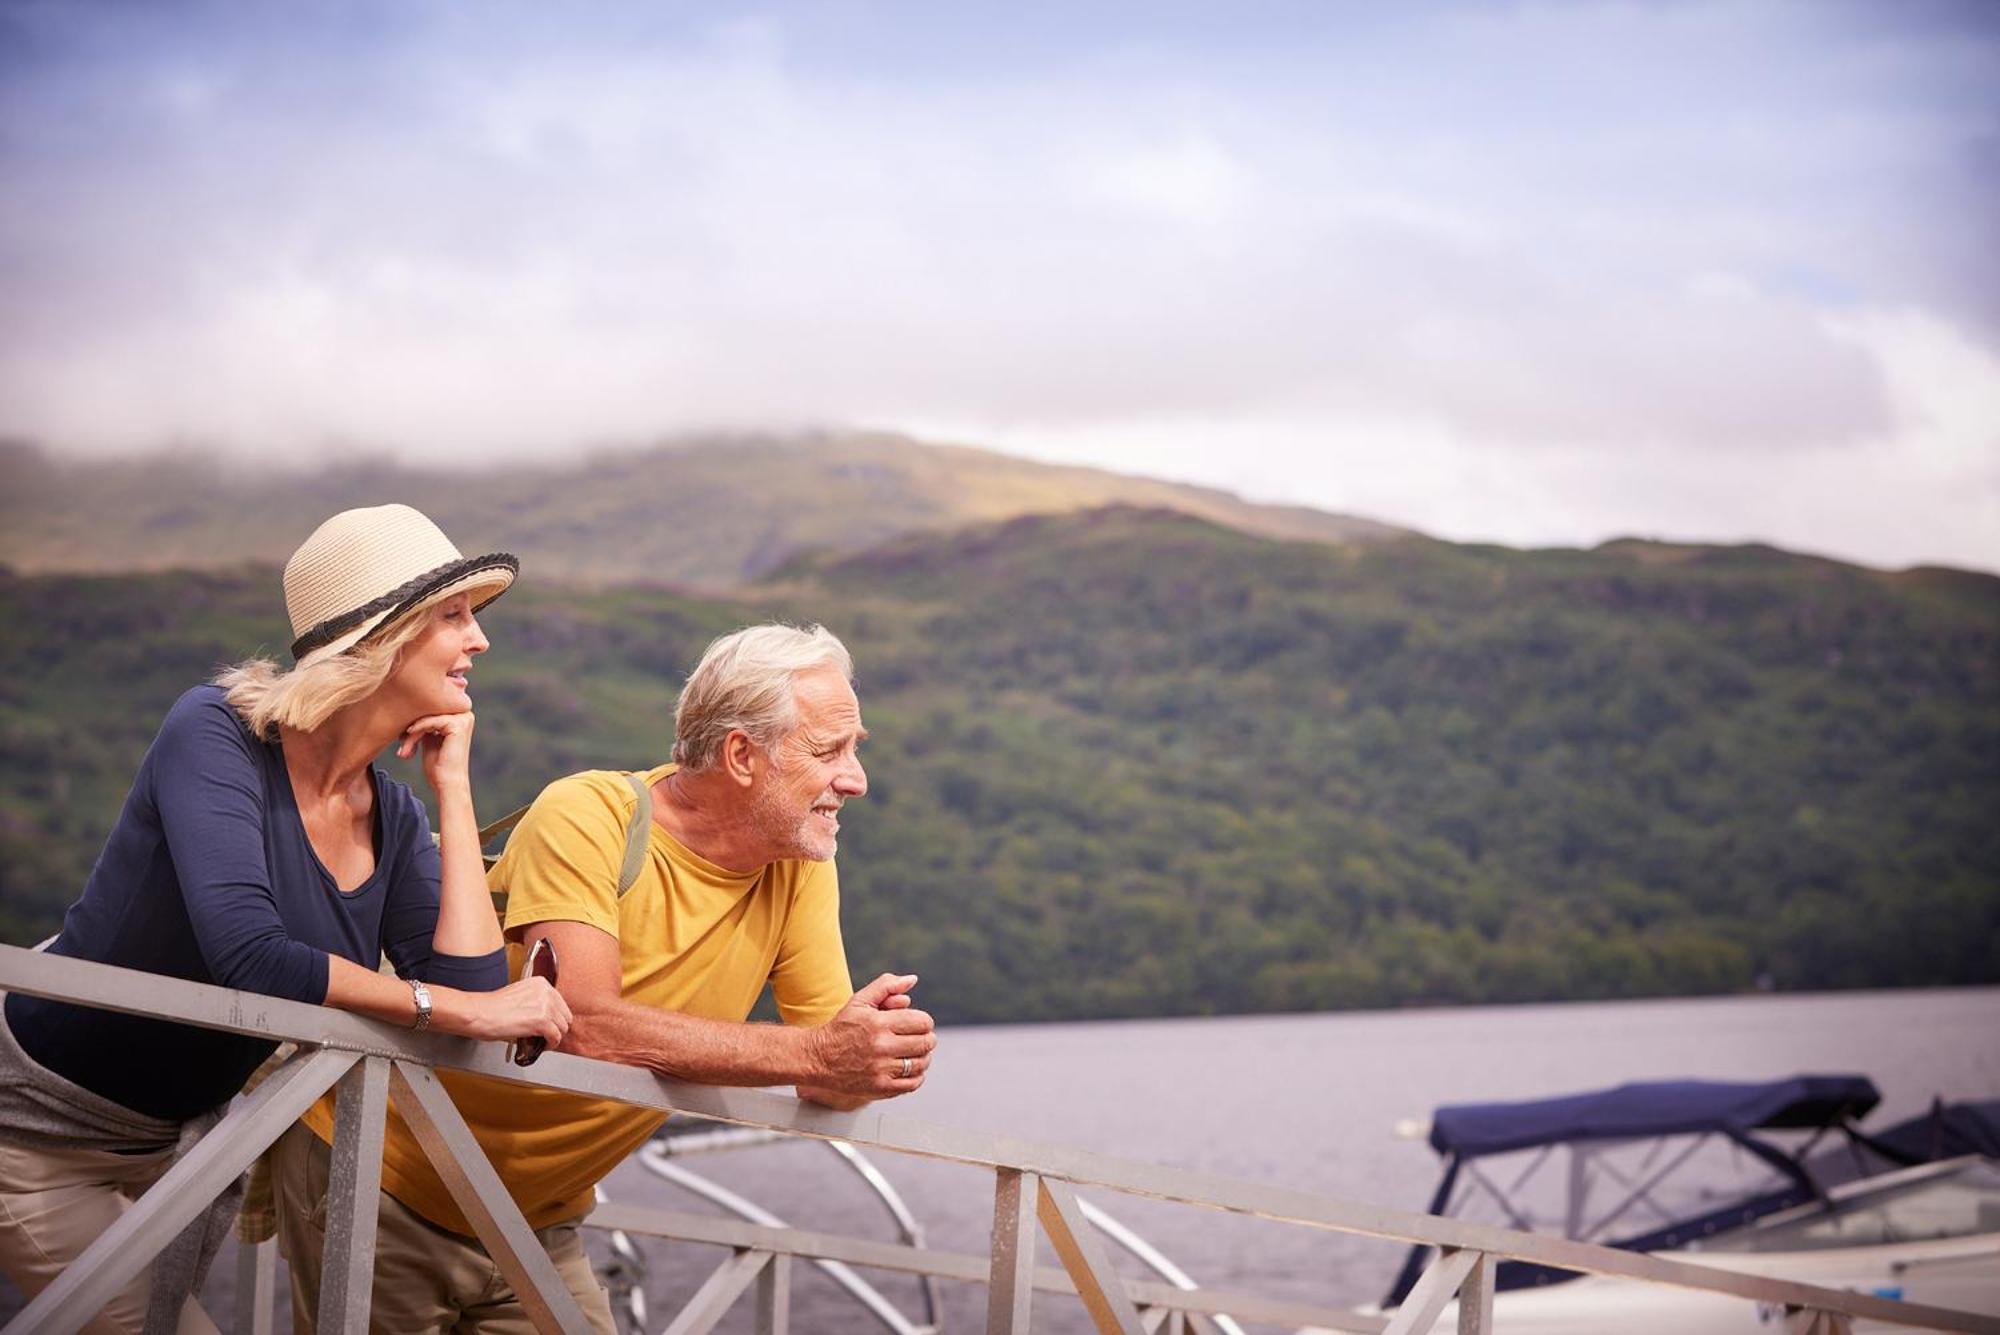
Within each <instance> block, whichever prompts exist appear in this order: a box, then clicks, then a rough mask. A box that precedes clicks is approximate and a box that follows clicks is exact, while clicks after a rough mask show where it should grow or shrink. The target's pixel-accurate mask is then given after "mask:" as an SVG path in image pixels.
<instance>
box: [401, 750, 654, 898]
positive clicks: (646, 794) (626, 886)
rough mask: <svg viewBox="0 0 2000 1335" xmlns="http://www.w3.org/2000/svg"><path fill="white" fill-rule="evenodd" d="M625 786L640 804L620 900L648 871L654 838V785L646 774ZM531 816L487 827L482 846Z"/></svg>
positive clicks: (629, 831) (513, 816) (630, 830)
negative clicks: (650, 843)
mask: <svg viewBox="0 0 2000 1335" xmlns="http://www.w3.org/2000/svg"><path fill="white" fill-rule="evenodd" d="M625 782H626V783H627V784H629V785H630V786H631V788H632V795H633V796H634V797H636V798H638V799H639V800H638V801H637V802H636V803H634V804H633V806H632V818H631V819H630V820H629V821H627V822H626V825H625V861H624V862H623V863H622V864H620V866H619V868H618V897H619V898H620V899H623V898H625V892H626V891H627V890H630V889H631V888H632V887H633V885H634V884H636V883H637V882H638V880H639V873H640V872H642V871H644V870H645V869H646V841H647V840H648V839H649V838H651V837H652V831H653V788H652V785H651V784H648V783H647V782H646V776H645V775H643V774H627V775H626V776H625ZM527 814H528V808H526V807H517V808H515V809H514V810H512V811H510V812H508V813H507V814H506V815H504V816H502V817H501V818H500V819H499V820H496V821H494V822H493V823H492V824H491V825H488V826H486V827H484V828H483V829H481V830H480V831H479V846H480V847H481V848H482V849H483V848H485V847H486V845H488V844H490V843H492V842H493V841H494V840H495V839H498V838H499V837H500V836H501V835H503V834H506V833H508V832H509V831H511V830H512V829H513V828H514V827H515V826H516V825H519V824H520V823H521V817H523V816H525V815H527ZM431 839H432V840H433V841H435V840H436V839H437V835H436V834H435V833H433V834H432V835H431ZM481 856H483V857H484V858H485V860H486V869H487V870H488V871H491V870H493V864H494V863H496V862H498V861H499V860H500V855H499V854H497V853H485V854H482V855H481ZM505 902H506V896H504V895H502V894H501V893H500V892H499V891H497V890H496V891H494V892H493V903H494V905H495V907H496V908H497V907H498V906H500V905H501V904H504V903H505Z"/></svg>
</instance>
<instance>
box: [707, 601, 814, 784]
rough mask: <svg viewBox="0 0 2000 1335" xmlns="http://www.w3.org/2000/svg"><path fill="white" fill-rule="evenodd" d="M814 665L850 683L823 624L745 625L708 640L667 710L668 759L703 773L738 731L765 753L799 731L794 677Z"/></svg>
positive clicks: (719, 755)
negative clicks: (670, 713)
mask: <svg viewBox="0 0 2000 1335" xmlns="http://www.w3.org/2000/svg"><path fill="white" fill-rule="evenodd" d="M820 667H834V668H838V669H840V675H841V676H843V677H845V678H846V679H847V680H849V681H853V680H854V660H853V658H852V657H850V656H849V654H848V652H847V646H846V645H844V644H842V643H841V642H840V637H839V636H837V635H835V634H834V633H833V632H832V631H830V630H828V629H827V628H826V627H824V626H787V625H782V624H777V623H773V624H769V625H763V626H746V627H744V628H743V629H742V630H739V631H734V632H732V633H730V634H728V635H724V636H722V637H720V638H719V639H717V640H715V641H714V642H713V643H711V644H710V645H709V646H708V648H707V649H706V650H705V651H703V653H702V656H701V662H699V663H697V664H696V665H695V669H694V671H693V672H691V673H689V674H688V679H687V684H686V685H685V686H683V687H681V697H680V700H679V701H678V702H677V703H676V704H675V705H674V762H675V763H676V764H678V765H679V766H680V767H681V768H682V769H684V770H689V771H692V772H699V771H701V770H705V769H707V768H708V767H709V766H711V765H713V764H715V762H716V761H717V760H719V759H721V757H722V743H723V741H724V740H725V739H726V738H727V737H728V736H729V734H730V733H732V732H734V731H736V730H737V729H739V728H740V729H741V730H742V731H743V732H745V733H747V734H748V735H749V737H750V740H751V741H753V742H755V743H757V745H759V746H761V747H763V748H765V749H766V750H769V749H770V748H771V747H772V746H774V745H775V744H776V743H777V742H778V740H779V739H780V738H782V737H784V735H785V734H786V733H788V732H790V731H791V730H792V729H793V728H795V727H797V726H798V707H797V704H796V702H795V701H794V699H793V696H792V680H793V678H795V677H797V676H798V675H799V674H800V673H801V672H809V671H811V670H812V669H814V668H820Z"/></svg>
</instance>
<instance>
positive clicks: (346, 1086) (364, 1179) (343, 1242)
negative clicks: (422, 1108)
mask: <svg viewBox="0 0 2000 1335" xmlns="http://www.w3.org/2000/svg"><path fill="white" fill-rule="evenodd" d="M388 1113H389V1062H388V1059H387V1058H384V1057H363V1058H362V1059H361V1060H360V1061H358V1062H356V1063H355V1065H354V1068H353V1069H352V1070H350V1071H349V1072H348V1073H347V1074H346V1075H345V1076H343V1077H341V1081H340V1094H339V1099H338V1101H337V1102H336V1103H335V1104H334V1112H333V1154H332V1160H331V1163H330V1164H329V1166H328V1169H327V1179H326V1236H325V1240H324V1242H323V1245H322V1247H321V1251H320V1272H319V1273H320V1280H319V1283H320V1287H319V1312H318V1320H319V1329H320V1330H322V1331H325V1332H327V1333H328V1335H333V1332H340V1335H368V1312H369V1303H370V1299H371V1297H372V1295H373V1293H374V1285H375V1219H376V1211H377V1209H378V1208H379V1207H380V1205H381V1198H382V1139H383V1134H384V1132H385V1131H386V1129H387V1127H386V1123H387V1120H388Z"/></svg>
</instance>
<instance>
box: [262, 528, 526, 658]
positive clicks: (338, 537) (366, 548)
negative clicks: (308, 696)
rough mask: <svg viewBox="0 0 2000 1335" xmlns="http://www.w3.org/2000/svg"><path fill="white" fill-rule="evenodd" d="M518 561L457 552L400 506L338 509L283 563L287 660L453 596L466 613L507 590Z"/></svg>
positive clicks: (343, 647) (350, 640) (332, 647)
mask: <svg viewBox="0 0 2000 1335" xmlns="http://www.w3.org/2000/svg"><path fill="white" fill-rule="evenodd" d="M520 568H521V563H520V562H519V561H518V560H516V559H515V558H514V557H513V556H512V555H510V554H509V553H507V552H493V553H491V554H489V555H486V556H472V557H467V556H462V555H460V554H459V550H458V548H456V547H454V546H452V544H451V539H450V538H447V537H446V536H445V535H444V532H443V530H441V529H439V528H438V526H437V525H436V524H433V523H432V522H431V521H430V520H429V519H428V518H426V517H425V516H424V515H423V514H422V513H421V512H420V511H417V510H413V509H411V508H410V507H409V506H407V505H375V506H369V507H368V508H366V509H361V510H343V511H341V512H340V513H339V514H337V515H335V516H334V517H333V518H331V519H329V520H327V521H326V522H325V523H324V524H321V525H320V526H319V527H318V528H317V529H315V530H313V535H312V536H311V537H310V538H307V539H306V540H305V541H304V542H302V543H300V544H299V549H298V550H297V551H295V552H293V553H292V559H291V560H289V561H287V562H285V610H286V611H288V612H290V613H291V616H292V634H293V636H294V637H296V638H294V639H293V640H292V659H293V661H294V662H296V663H299V664H301V665H303V664H304V663H305V662H306V661H307V660H308V659H312V660H318V659H321V658H325V657H328V656H330V655H333V654H340V653H345V652H347V650H349V649H352V648H353V647H354V646H355V645H357V644H359V643H361V641H363V640H365V639H367V638H368V637H369V636H370V635H373V634H374V633H375V632H377V631H379V630H382V629H384V628H385V627H387V626H388V625H389V624H390V623H391V622H394V621H397V620H400V619H401V618H403V617H406V616H408V615H410V614H411V613H413V612H417V611H421V610H422V609H424V608H426V607H429V606H430V605H431V604H433V603H437V602H441V601H443V600H444V599H446V598H450V597H452V596H454V595H455V594H460V593H470V594H471V595H472V606H473V610H474V611H477V610H478V609H479V608H482V607H484V606H486V604H488V603H490V602H492V601H493V600H494V599H495V598H498V597H499V596H500V595H501V594H503V593H505V592H506V591H507V586H508V585H510V584H512V583H513V582H514V574H515V572H516V571H518V570H519V569H520Z"/></svg>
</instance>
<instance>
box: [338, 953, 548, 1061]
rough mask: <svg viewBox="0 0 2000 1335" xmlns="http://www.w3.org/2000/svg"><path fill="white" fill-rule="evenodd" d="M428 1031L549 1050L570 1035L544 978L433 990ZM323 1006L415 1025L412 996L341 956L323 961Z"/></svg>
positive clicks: (404, 986)
mask: <svg viewBox="0 0 2000 1335" xmlns="http://www.w3.org/2000/svg"><path fill="white" fill-rule="evenodd" d="M430 994H431V1021H430V1026H429V1027H430V1028H432V1029H435V1030H437V1031H438V1032H439V1033H443V1034H460V1035H463V1036H465V1037H467V1038H488V1039H490V1038H525V1037H529V1036H533V1037H537V1038H540V1039H542V1040H543V1041H544V1042H546V1043H547V1044H548V1045H549V1046H550V1047H554V1046H556V1045H557V1044H559V1043H561V1042H562V1040H563V1035H565V1034H566V1033H568V1032H569V1005H568V1003H566V1002H564V1000H563V999H562V994H561V993H560V992H557V991H556V990H555V989H554V988H553V987H551V986H549V983H548V980H547V979H545V978H524V979H522V980H521V981H520V982H518V983H510V984H508V985H507V986H506V987H503V988H501V989H500V990H499V991H498V992H461V991H459V990H458V989H457V988H454V987H443V986H438V985H433V986H432V987H431V988H430ZM326 1004H327V1005H329V1006H338V1007H339V1008H340V1009H341V1010H346V1011H353V1012H354V1013H355V1014H357V1015H366V1016H367V1017H369V1018H370V1019H372V1020H384V1021H387V1022H388V1023H390V1024H393V1025H399V1026H402V1027H403V1028H409V1027H411V1026H413V1025H415V1023H416V1020H417V1001H416V993H415V991H414V990H413V989H412V988H411V987H410V985H409V983H407V982H405V981H404V980H403V979H401V978H398V977H396V976H395V975H394V974H387V973H377V972H376V971H375V970H373V969H364V968H362V967H361V966H360V965H359V964H356V963H355V962H354V961H353V960H350V959H345V958H343V957H341V956H339V955H329V956H328V957H327V974H326Z"/></svg>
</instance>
